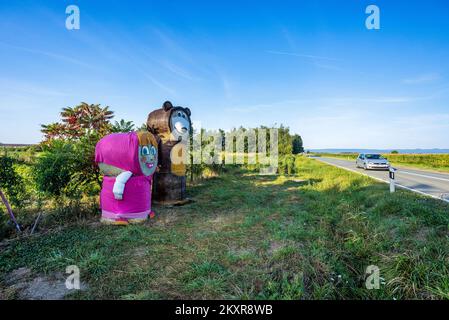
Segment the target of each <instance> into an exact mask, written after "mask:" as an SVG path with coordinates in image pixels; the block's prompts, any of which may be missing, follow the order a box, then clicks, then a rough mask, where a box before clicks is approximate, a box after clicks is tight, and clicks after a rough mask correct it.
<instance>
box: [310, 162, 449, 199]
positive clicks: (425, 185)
mask: <svg viewBox="0 0 449 320" xmlns="http://www.w3.org/2000/svg"><path fill="white" fill-rule="evenodd" d="M313 158H314V159H316V160H319V161H322V162H325V163H327V164H331V165H334V166H337V167H341V168H343V169H346V170H350V171H355V172H359V173H362V174H365V175H368V176H370V177H372V178H375V179H377V180H382V181H384V182H388V183H390V179H389V176H388V171H375V170H363V169H360V168H356V166H355V160H354V161H348V160H342V159H334V158H322V157H313ZM395 177H396V185H397V186H398V187H402V188H405V189H409V190H411V191H415V192H417V193H421V194H425V195H428V196H431V197H434V198H438V199H442V200H444V201H446V202H449V174H445V173H434V172H429V171H422V170H416V169H402V168H398V169H397V171H396V176H395Z"/></svg>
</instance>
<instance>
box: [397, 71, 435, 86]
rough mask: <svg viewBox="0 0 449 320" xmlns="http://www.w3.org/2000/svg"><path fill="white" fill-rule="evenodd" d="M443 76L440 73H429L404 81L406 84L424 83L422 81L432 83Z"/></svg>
mask: <svg viewBox="0 0 449 320" xmlns="http://www.w3.org/2000/svg"><path fill="white" fill-rule="evenodd" d="M440 78H441V76H440V74H439V73H427V74H422V75H419V76H416V77H412V78H406V79H403V80H402V82H403V83H405V84H422V83H430V82H434V81H436V80H439V79H440Z"/></svg>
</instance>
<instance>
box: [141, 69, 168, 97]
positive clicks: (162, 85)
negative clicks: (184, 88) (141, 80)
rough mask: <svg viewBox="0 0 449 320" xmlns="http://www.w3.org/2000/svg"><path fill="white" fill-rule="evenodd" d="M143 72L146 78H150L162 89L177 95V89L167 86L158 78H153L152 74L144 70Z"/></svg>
mask: <svg viewBox="0 0 449 320" xmlns="http://www.w3.org/2000/svg"><path fill="white" fill-rule="evenodd" d="M142 74H143V75H144V76H145V78H147V79H148V80H150V81H151V82H152V83H153V84H154V85H155V86H157V87H159V88H160V89H162V90H164V91H167V92H168V93H170V94H171V95H176V91H175V90H174V89H172V88H170V87H167V86H166V85H164V84H163V83H161V82H159V81H158V80H156V79H155V78H153V77H152V76H150V75H149V74H147V73H145V72H142Z"/></svg>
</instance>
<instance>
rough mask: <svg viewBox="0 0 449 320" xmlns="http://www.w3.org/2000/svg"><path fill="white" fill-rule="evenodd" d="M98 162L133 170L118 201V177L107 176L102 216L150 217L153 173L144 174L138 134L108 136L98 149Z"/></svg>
mask: <svg viewBox="0 0 449 320" xmlns="http://www.w3.org/2000/svg"><path fill="white" fill-rule="evenodd" d="M95 162H97V163H100V162H102V163H105V164H108V165H112V166H114V167H117V168H120V169H122V170H125V171H131V172H132V173H133V175H132V177H131V178H130V179H129V180H128V182H126V184H125V190H124V192H123V199H122V200H116V199H115V198H114V194H113V192H112V190H113V187H114V183H115V179H116V177H112V176H104V177H103V185H102V189H101V193H100V207H101V211H102V217H103V218H106V219H112V220H120V219H146V218H147V217H148V215H149V214H150V213H151V184H152V179H153V176H149V177H147V176H144V175H143V173H142V170H141V168H140V164H139V140H138V137H137V134H136V133H135V132H131V133H114V134H110V135H107V136H105V137H104V138H102V139H101V140H100V141H99V142H98V143H97V146H96V148H95Z"/></svg>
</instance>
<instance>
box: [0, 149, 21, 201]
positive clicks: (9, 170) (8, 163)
mask: <svg viewBox="0 0 449 320" xmlns="http://www.w3.org/2000/svg"><path fill="white" fill-rule="evenodd" d="M0 189H2V190H4V191H5V194H6V195H7V196H8V198H9V200H10V201H11V203H12V204H13V205H15V206H20V205H21V203H22V200H23V198H24V193H25V188H24V184H23V180H22V178H21V176H20V175H19V174H18V173H17V172H16V170H15V169H14V159H12V158H10V157H8V156H1V157H0Z"/></svg>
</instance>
